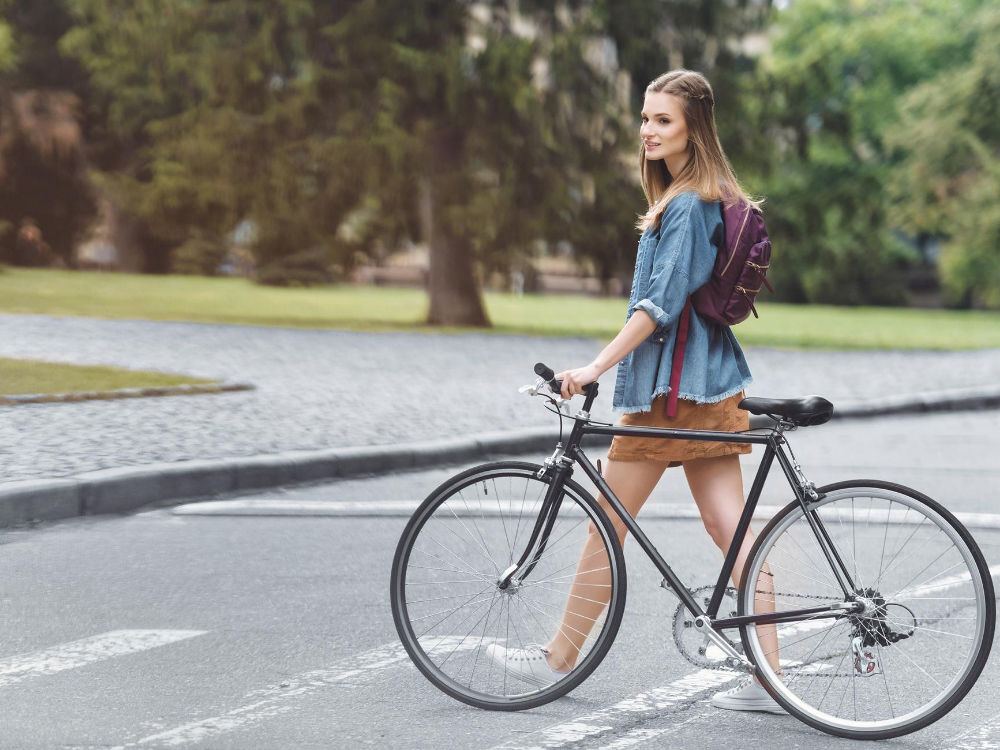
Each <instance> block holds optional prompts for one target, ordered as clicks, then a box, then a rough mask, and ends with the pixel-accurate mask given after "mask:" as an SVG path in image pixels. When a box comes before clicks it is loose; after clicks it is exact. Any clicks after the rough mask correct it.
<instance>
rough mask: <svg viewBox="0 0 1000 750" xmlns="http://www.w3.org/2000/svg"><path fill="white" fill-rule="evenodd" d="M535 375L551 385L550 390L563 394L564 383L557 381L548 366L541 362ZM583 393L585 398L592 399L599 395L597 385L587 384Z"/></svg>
mask: <svg viewBox="0 0 1000 750" xmlns="http://www.w3.org/2000/svg"><path fill="white" fill-rule="evenodd" d="M535 375H537V376H538V377H540V378H541V379H542V380H544V381H545V382H546V383H548V384H549V388H551V389H552V390H553V392H555V393H562V381H561V380H556V374H555V372H554V371H553V370H552V368H551V367H549V366H548V365H546V364H544V363H542V362H539V363H538V364H536V365H535ZM583 393H584V395H585V396H588V397H591V396H596V395H597V383H587V385H585V386H583Z"/></svg>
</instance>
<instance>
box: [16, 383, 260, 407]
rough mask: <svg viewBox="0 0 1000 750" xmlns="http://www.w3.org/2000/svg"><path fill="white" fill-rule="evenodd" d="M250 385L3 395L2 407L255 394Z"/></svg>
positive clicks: (187, 385)
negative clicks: (230, 392)
mask: <svg viewBox="0 0 1000 750" xmlns="http://www.w3.org/2000/svg"><path fill="white" fill-rule="evenodd" d="M254 388H255V386H252V385H249V384H247V383H188V384H184V385H163V386H150V387H148V388H117V389H115V390H113V391H73V392H71V393H15V394H9V395H6V396H0V406H15V405H18V404H55V403H66V402H70V403H75V402H77V401H108V400H113V399H121V398H149V397H151V396H197V395H200V394H204V393H226V392H228V391H252V390H254Z"/></svg>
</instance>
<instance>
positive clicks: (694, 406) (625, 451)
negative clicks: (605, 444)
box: [608, 391, 753, 467]
mask: <svg viewBox="0 0 1000 750" xmlns="http://www.w3.org/2000/svg"><path fill="white" fill-rule="evenodd" d="M745 397H746V396H745V394H744V392H743V391H740V392H739V393H737V394H735V395H733V396H730V397H729V398H726V399H723V400H722V401H717V402H716V403H714V404H701V403H698V402H696V401H689V400H688V399H684V398H679V399H677V416H676V417H667V416H666V407H667V395H666V394H663V395H661V396H657V397H656V398H655V399H653V404H652V409H651V410H650V411H648V412H637V413H635V414H623V415H622V418H621V421H620V422H619V424H620V425H623V426H630V427H671V428H673V429H678V430H716V431H719V432H737V431H741V430H749V429H750V412H747V411H744V410H743V409H740V408H739V407H738V406H737V404H739V403H740V401H742V400H743V399H744V398H745ZM752 449H753V446H752V445H751V444H750V443H719V442H710V441H708V440H665V439H662V438H637V437H622V436H620V435H616V436H615V437H614V439H612V441H611V449H610V450H609V451H608V460H609V461H665V462H667V466H668V467H670V466H680V465H681V464H682V463H683V462H684V461H689V460H691V459H694V458H714V457H716V456H728V455H730V454H732V453H750V452H751V450H752Z"/></svg>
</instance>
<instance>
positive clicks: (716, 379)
mask: <svg viewBox="0 0 1000 750" xmlns="http://www.w3.org/2000/svg"><path fill="white" fill-rule="evenodd" d="M714 107H715V101H714V97H713V94H712V88H711V86H710V85H709V82H708V81H707V80H706V79H705V77H704V76H702V75H701V74H699V73H696V72H693V71H689V70H674V71H670V72H669V73H664V74H663V75H661V76H659V77H658V78H656V79H655V80H654V81H652V82H651V83H650V84H649V86H647V87H646V94H645V100H644V102H643V108H642V113H641V117H642V124H641V126H640V128H639V138H640V141H641V143H640V148H639V170H640V174H641V177H642V187H643V190H644V191H645V193H646V199H647V201H648V203H649V208H648V210H647V211H646V213H645V214H644V215H643V216H642V217H641V218H640V219H639V221H638V223H637V228H638V229H641V230H642V237H641V238H640V240H639V248H638V253H637V257H636V264H635V275H634V277H633V281H632V294H631V298H630V299H629V305H628V311H627V314H626V323H625V326H624V328H622V330H621V332H620V333H619V334H618V335H617V336H616V337H615V338H614V340H613V341H612V342H611V343H610V344H608V345H607V346H606V347H605V348H604V349H603V351H601V353H600V354H598V355H597V357H596V358H595V359H594V360H593V362H591V363H590V364H588V365H586V366H584V367H578V368H575V369H572V370H566V371H564V372H561V373H559V374H557V375H556V377H557V378H558V379H560V380H562V395H563V397H565V398H568V397H570V396H573V395H576V394H579V393H582V389H583V387H584V386H585V385H587V384H588V383H592V382H594V381H596V380H597V379H598V378H599V377H600V376H601V374H603V373H604V372H605V371H606V370H609V369H611V367H612V366H614V365H616V364H617V365H618V378H617V382H616V385H615V394H614V402H613V405H614V408H615V409H616V410H620V411H622V412H624V414H623V416H622V419H621V424H623V425H635V426H643V427H672V428H677V429H700V430H720V431H726V432H735V431H738V430H747V429H749V427H750V415H749V413H748V412H746V411H743V410H741V409H739V408H738V404H739V403H740V401H741V400H742V399H743V397H744V393H743V389H744V388H745V387H746V386H747V385H748V384H749V383H750V382H751V380H752V377H751V375H750V368H749V367H748V366H747V361H746V359H745V357H744V356H743V350H742V349H741V348H740V345H739V344H738V343H737V341H736V337H735V336H734V335H733V333H732V331H731V330H730V329H729V328H728V327H725V326H720V325H717V324H716V323H714V322H713V321H710V320H706V319H703V318H701V317H699V316H698V314H697V313H696V312H695V311H694V309H693V308H692V309H691V311H690V319H689V323H688V337H687V344H686V348H685V352H684V361H683V366H682V368H681V372H682V374H681V378H680V385H679V387H678V389H677V390H678V394H677V413H676V416H673V417H667V416H666V415H665V407H666V404H667V397H668V394H669V391H670V373H671V357H672V353H673V350H674V341H675V339H676V335H677V326H676V323H677V321H678V319H679V318H680V315H681V312H682V309H683V308H684V303H685V301H686V300H687V298H688V295H690V294H691V293H692V292H694V291H695V290H696V289H698V287H700V286H702V285H703V284H704V283H705V282H706V281H708V279H709V276H710V275H711V273H712V268H713V266H714V264H715V259H716V254H717V252H718V251H719V249H720V248H721V247H722V246H723V244H724V243H725V229H724V226H723V221H722V212H721V211H720V205H719V204H720V201H732V200H735V199H738V198H742V199H743V200H746V201H747V202H748V203H750V204H751V205H753V206H755V207H757V206H759V205H760V201H751V200H750V198H749V197H748V196H747V195H746V194H745V193H744V192H743V190H742V188H741V187H740V186H739V183H738V181H737V179H736V176H735V175H734V174H733V171H732V168H731V167H730V166H729V161H728V160H727V158H726V156H725V154H724V153H723V151H722V146H721V144H720V143H719V139H718V136H717V134H716V128H715V116H714ZM750 452H751V446H750V444H749V443H712V442H705V441H693V440H691V441H682V440H656V439H644V438H629V437H618V436H616V437H615V438H614V440H613V441H612V444H611V449H610V451H609V452H608V463H607V468H606V470H605V472H604V478H605V480H606V481H607V482H608V485H609V486H610V487H611V489H612V490H613V491H614V493H615V494H616V495H617V496H618V498H619V499H620V500H621V501H622V504H623V505H624V506H625V508H626V509H628V511H629V513H631V514H632V516H633V517H634V516H635V515H636V514H637V513H638V512H639V509H640V508H641V507H642V505H643V503H645V502H646V499H647V498H648V497H649V494H650V493H651V492H652V490H653V488H654V487H655V486H656V484H657V482H658V481H659V479H660V477H661V476H662V475H663V472H664V470H665V469H666V468H668V467H670V466H683V467H684V473H685V475H686V477H687V481H688V485H689V487H690V488H691V494H692V495H693V496H694V500H695V503H697V505H698V510H699V512H700V514H701V518H702V521H703V522H704V524H705V528H706V529H707V531H708V533H709V534H710V535H711V537H712V539H713V541H715V543H716V544H717V545H718V546H719V548H720V549H721V550H722V551H723V552H725V551H726V550H727V549H728V548H729V545H730V543H731V542H732V539H733V536H734V532H735V530H736V525H737V522H738V521H739V517H740V514H741V512H742V510H743V505H744V499H743V475H742V472H741V469H740V459H739V454H741V453H750ZM600 502H601V505H602V506H603V507H604V508H605V509H607V508H608V505H607V502H606V500H605V499H604V498H603V497H601V498H600ZM609 516H610V517H611V518H612V519H614V522H615V526H616V528H617V531H618V538H619V540H621V541H624V538H625V533H626V529H625V527H624V526H623V525H622V524H621V522H620V521H618V520H617V519H616V517H615V516H614V514H613V513H610V512H609ZM752 544H753V535H752V534H749V533H748V534H747V538H746V541H745V542H744V544H743V547H742V549H741V551H740V554H739V557H738V558H737V560H736V566H735V568H734V570H733V583H734V584H735V585H736V586H739V584H740V576H741V573H742V570H743V567H744V565H745V563H746V558H747V555H748V554H749V552H750V549H751V546H752ZM602 550H603V547H602V545H601V542H600V539H599V538H598V536H597V534H596V533H592V534H591V536H590V537H589V538H588V541H587V544H586V545H585V547H584V549H583V552H582V554H581V557H580V563H579V565H578V567H577V571H576V575H575V578H574V581H573V587H572V589H571V591H570V596H569V600H568V601H567V604H566V609H565V611H564V613H563V616H562V622H561V623H560V626H559V628H558V630H557V632H556V633H554V634H553V635H552V638H551V639H550V641H549V642H548V643H547V644H546V645H545V646H541V645H536V646H533V647H532V646H529V647H528V648H526V649H508V648H504V647H501V646H492V647H490V648H489V652H490V655H491V657H492V659H493V660H494V661H496V662H498V663H499V664H501V665H503V666H504V668H505V669H506V670H507V673H510V674H514V675H521V676H523V677H524V678H525V679H526V680H527V681H530V682H532V683H534V684H539V683H541V684H547V683H551V682H554V681H555V680H557V679H559V678H560V677H562V676H564V675H565V674H566V672H567V671H569V670H571V669H572V668H573V666H574V665H575V663H576V659H577V656H578V655H579V653H580V650H581V648H582V646H583V644H584V642H585V641H586V639H587V636H588V634H589V632H590V630H591V628H592V626H593V624H594V622H595V621H596V619H597V618H598V617H599V616H600V614H601V612H602V611H603V610H604V608H605V606H606V601H607V596H608V594H607V593H606V592H607V590H608V589H607V583H608V581H607V572H606V571H607V564H608V563H607V560H606V558H605V559H603V560H602V558H601V556H602V555H603V554H604V553H603V551H602ZM767 572H768V573H769V572H770V571H767ZM758 590H759V591H761V593H760V594H758V599H759V600H760V599H763V601H761V604H762V605H763V606H762V607H760V608H759V609H758V611H761V609H765V608H769V607H767V604H768V603H772V602H773V597H769V596H768V594H767V593H766V592H769V591H773V588H771V583H770V581H760V582H758ZM768 600H770V602H769V601H768ZM770 608H773V603H772V604H771V607H770ZM772 629H773V626H772ZM762 635H763V633H762ZM769 635H771V637H772V638H773V633H771V634H769ZM776 649H777V644H776V643H775V644H774V648H772V649H769V651H772V658H773V660H774V666H775V668H777V667H778V660H777V650H776ZM712 702H713V705H716V706H718V707H720V708H730V709H736V710H750V711H771V712H775V713H784V710H783V709H782V708H781V707H780V706H778V704H777V703H775V702H774V700H773V699H772V698H771V697H770V695H768V694H767V692H766V691H765V690H764V689H763V688H762V687H761V686H760V685H759V684H758V683H757V682H756V681H751V680H747V681H746V682H744V683H742V684H741V685H739V686H738V687H736V688H734V689H732V690H728V691H726V692H724V693H719V694H717V695H716V696H715V697H714V698H713V699H712Z"/></svg>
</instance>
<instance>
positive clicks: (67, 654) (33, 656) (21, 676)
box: [0, 630, 206, 687]
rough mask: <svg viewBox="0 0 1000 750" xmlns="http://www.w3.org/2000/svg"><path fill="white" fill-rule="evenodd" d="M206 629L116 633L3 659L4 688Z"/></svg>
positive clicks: (0, 667)
mask: <svg viewBox="0 0 1000 750" xmlns="http://www.w3.org/2000/svg"><path fill="white" fill-rule="evenodd" d="M205 632H206V631H204V630H112V631H110V632H108V633H101V634H100V635H95V636H91V637H90V638H83V639H81V640H79V641H72V642H70V643H62V644H60V645H58V646H53V647H52V648H47V649H43V650H42V651H35V652H32V653H29V654H20V655H18V656H11V657H8V658H6V659H3V660H0V687H7V686H8V685H13V684H14V683H17V682H20V681H21V680H26V679H28V678H30V677H41V676H42V675H48V674H54V673H56V672H63V671H65V670H67V669H76V668H77V667H83V666H86V665H87V664H93V663H94V662H98V661H103V660H104V659H110V658H112V657H115V656H124V655H125V654H134V653H136V652H138V651H146V650H147V649H151V648H156V647H158V646H165V645H166V644H168V643H174V642H176V641H183V640H185V639H187V638H194V637H195V636H198V635H202V634H203V633H205Z"/></svg>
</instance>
